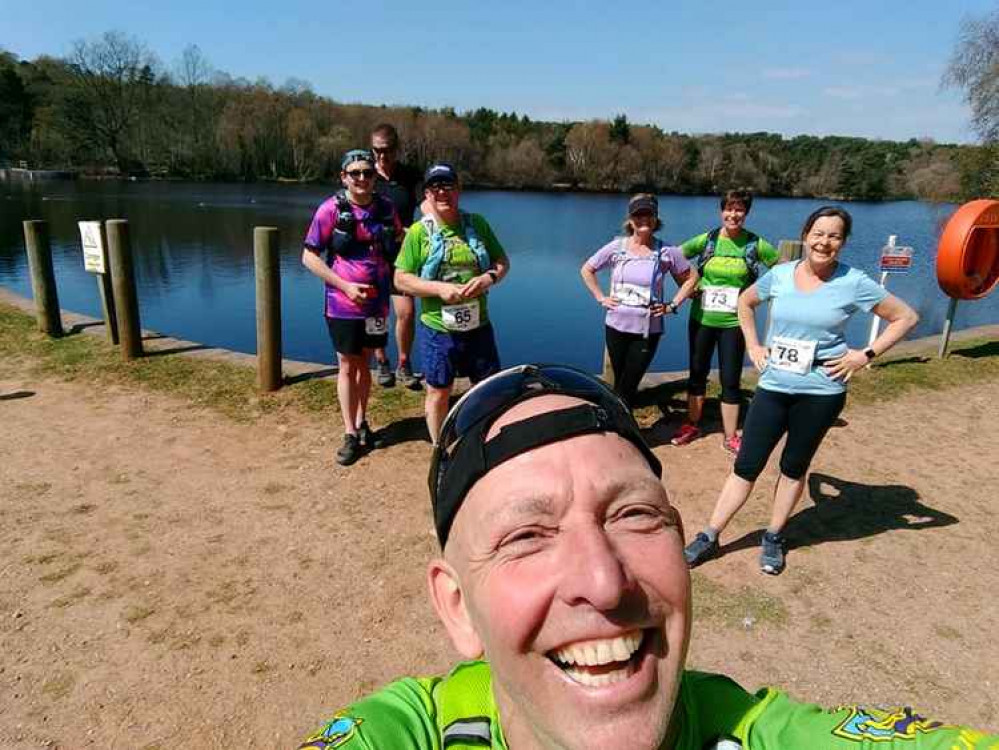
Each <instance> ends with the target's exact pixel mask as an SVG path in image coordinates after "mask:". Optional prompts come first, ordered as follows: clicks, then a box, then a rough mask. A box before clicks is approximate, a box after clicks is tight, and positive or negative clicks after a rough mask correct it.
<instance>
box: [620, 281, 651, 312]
mask: <svg viewBox="0 0 999 750" xmlns="http://www.w3.org/2000/svg"><path fill="white" fill-rule="evenodd" d="M611 297H613V298H614V299H616V300H617V301H618V303H619V304H622V305H627V306H628V307H648V306H649V304H651V302H652V288H651V287H647V286H642V285H641V284H629V283H627V282H624V281H622V282H621V283H619V284H615V285H614V288H613V289H612V290H611Z"/></svg>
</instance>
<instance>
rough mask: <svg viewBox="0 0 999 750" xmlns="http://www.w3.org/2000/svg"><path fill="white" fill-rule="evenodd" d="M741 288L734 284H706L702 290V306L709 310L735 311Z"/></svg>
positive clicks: (720, 311) (719, 311) (718, 311)
mask: <svg viewBox="0 0 999 750" xmlns="http://www.w3.org/2000/svg"><path fill="white" fill-rule="evenodd" d="M738 302H739V290H738V289H737V288H736V287H734V286H706V287H704V288H703V289H702V290H701V307H703V308H704V309H705V310H707V311H708V312H717V313H734V312H735V311H736V309H737V307H738Z"/></svg>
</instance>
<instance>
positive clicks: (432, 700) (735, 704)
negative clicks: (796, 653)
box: [301, 661, 999, 750]
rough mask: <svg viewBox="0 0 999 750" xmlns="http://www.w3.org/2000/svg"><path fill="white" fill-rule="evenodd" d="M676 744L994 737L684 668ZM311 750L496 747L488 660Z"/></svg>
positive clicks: (369, 704) (833, 744) (351, 717)
mask: <svg viewBox="0 0 999 750" xmlns="http://www.w3.org/2000/svg"><path fill="white" fill-rule="evenodd" d="M676 710H677V711H678V712H679V715H678V717H677V718H678V720H679V734H678V736H677V740H676V743H675V744H674V749H675V750H714V749H716V748H726V749H727V748H733V749H734V748H744V749H745V750H784V749H787V750H790V749H792V748H793V749H795V750H803V749H805V748H808V749H809V750H813V749H815V750H818V749H821V750H849V749H852V750H864V749H865V748H866V749H868V750H869V749H870V748H880V749H881V750H899V749H900V748H901V749H905V750H999V735H986V734H983V733H982V732H977V731H975V730H972V729H967V728H964V727H958V726H953V725H949V724H944V723H942V722H939V721H931V720H929V719H927V718H925V717H923V716H920V715H918V714H916V713H914V712H913V711H912V709H909V708H887V709H885V708H871V707H867V706H844V707H840V708H836V709H831V710H826V709H823V708H820V707H818V706H814V705H811V704H807V703H798V702H796V701H794V700H792V699H791V698H789V697H788V696H787V695H786V694H784V693H782V692H780V691H778V690H773V689H769V688H767V689H764V690H760V691H759V692H757V693H756V694H755V695H754V694H752V693H748V692H746V691H745V690H743V689H742V688H741V687H739V685H737V684H736V683H735V682H733V681H732V680H730V679H729V678H727V677H723V676H721V675H715V674H706V673H703V672H684V674H683V679H682V681H681V684H680V695H679V698H678V699H677V706H676ZM301 747H302V748H303V749H304V748H309V749H310V750H333V749H334V748H343V749H344V750H444V749H445V748H447V750H470V749H471V748H478V749H479V750H481V748H495V749H497V750H505V749H506V747H507V745H506V742H505V740H504V739H503V732H502V728H501V727H500V724H499V719H498V716H497V710H496V703H495V701H494V700H493V693H492V687H491V673H490V669H489V665H488V664H487V663H486V662H482V661H471V662H463V663H461V664H458V665H457V666H456V667H455V668H454V669H453V670H452V671H451V672H450V674H448V675H447V676H445V677H430V678H420V679H414V678H409V677H407V678H404V679H401V680H398V681H397V682H393V683H392V684H391V685H388V686H387V687H385V688H383V689H381V690H379V691H378V692H376V693H373V694H372V695H370V696H368V697H367V698H364V699H362V700H360V701H358V702H357V703H355V704H354V705H353V706H350V707H349V708H347V709H345V710H343V711H340V712H339V713H337V714H336V715H335V716H334V718H333V719H331V720H330V721H329V722H327V723H326V725H325V726H323V727H322V729H320V730H319V731H318V732H316V733H315V734H313V735H312V736H310V737H309V738H308V739H307V740H306V741H305V743H304V744H303V745H302V746H301Z"/></svg>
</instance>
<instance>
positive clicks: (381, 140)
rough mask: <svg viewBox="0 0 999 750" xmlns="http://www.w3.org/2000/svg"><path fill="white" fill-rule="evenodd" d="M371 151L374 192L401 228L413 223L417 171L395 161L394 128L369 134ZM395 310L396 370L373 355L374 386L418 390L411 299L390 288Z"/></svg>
mask: <svg viewBox="0 0 999 750" xmlns="http://www.w3.org/2000/svg"><path fill="white" fill-rule="evenodd" d="M371 150H372V151H373V152H374V154H375V170H376V171H375V190H376V191H378V192H379V193H381V194H382V195H384V196H385V197H387V198H388V199H389V200H391V201H392V203H393V204H394V205H395V209H396V211H397V212H398V213H399V218H400V219H401V220H402V225H403V227H406V228H408V227H409V225H410V224H412V223H413V213H414V212H415V210H416V196H417V195H418V193H417V188H418V187H419V183H420V177H421V174H420V171H419V170H418V169H416V168H414V167H411V166H410V165H408V164H403V163H402V162H400V161H399V133H398V132H397V131H396V129H395V127H393V126H392V125H390V124H388V123H382V124H381V125H378V126H377V127H375V129H374V130H372V131H371ZM392 307H393V309H394V310H395V342H396V345H397V346H398V348H399V367H398V369H397V370H396V372H395V374H393V373H392V366H391V364H390V363H389V360H388V355H387V354H386V352H385V350H384V349H379V350H378V351H376V352H375V359H376V360H377V367H378V384H379V385H381V386H383V387H386V388H390V387H392V386H393V385H394V384H395V380H396V378H398V380H399V382H400V383H402V385H404V386H406V387H407V388H413V389H414V390H415V389H419V387H420V381H419V380H418V379H416V378H415V377H414V376H413V367H412V365H411V363H410V353H411V351H412V349H413V338H414V325H415V305H414V302H413V298H412V297H410V296H409V295H407V294H403V293H402V292H400V291H399V290H398V289H396V288H395V287H393V288H392Z"/></svg>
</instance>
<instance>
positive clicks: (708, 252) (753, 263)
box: [697, 227, 760, 284]
mask: <svg viewBox="0 0 999 750" xmlns="http://www.w3.org/2000/svg"><path fill="white" fill-rule="evenodd" d="M744 231H745V232H746V235H747V236H748V237H749V241H748V242H747V243H746V245H745V247H743V249H742V253H743V256H742V259H743V261H744V262H745V263H746V270H747V271H748V272H749V283H750V284H752V283H753V282H754V281H756V279H757V277H758V276H759V275H760V254H759V246H760V238H759V236H758V235H755V234H753V233H752V232H750V231H749V230H748V229H747V230H744ZM719 234H721V229H720V228H717V227H716V228H715V229H712V230H711V231H710V232H708V242H707V244H706V245H705V246H704V250H703V251H702V252H701V256H700V259H699V260H698V262H697V273H698V275H699V276H702V277H703V276H704V267H705V266H706V265H708V261H709V260H711V259H712V258H713V257H714V256H715V248H716V247H717V246H718V235H719Z"/></svg>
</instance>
